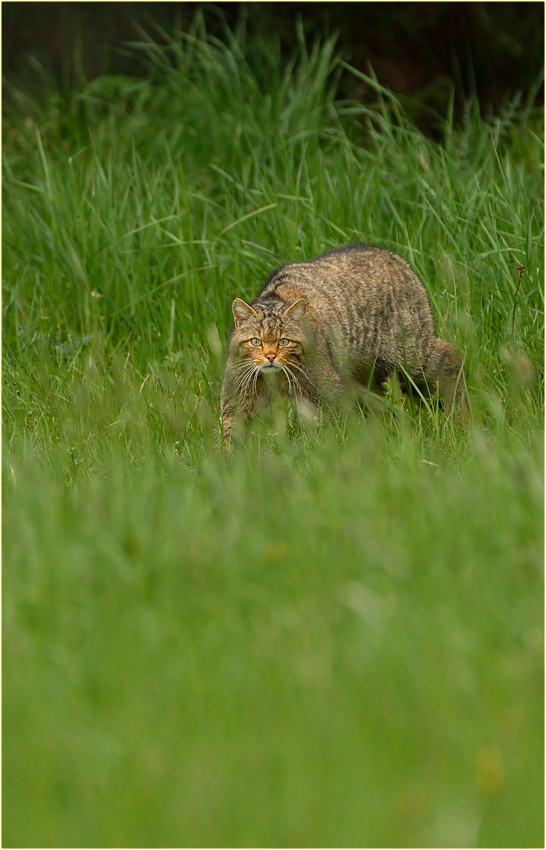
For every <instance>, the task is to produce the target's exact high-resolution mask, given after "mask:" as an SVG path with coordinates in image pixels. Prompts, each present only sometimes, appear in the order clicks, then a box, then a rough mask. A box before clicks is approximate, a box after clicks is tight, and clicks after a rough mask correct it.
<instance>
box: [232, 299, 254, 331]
mask: <svg viewBox="0 0 546 850" xmlns="http://www.w3.org/2000/svg"><path fill="white" fill-rule="evenodd" d="M232 310H233V318H234V319H235V324H236V325H240V324H241V322H244V321H245V319H252V318H255V317H256V316H257V315H258V313H257V312H256V310H255V309H254V307H251V306H250V304H247V303H246V301H243V299H242V298H236V299H235V301H234V302H233V305H232Z"/></svg>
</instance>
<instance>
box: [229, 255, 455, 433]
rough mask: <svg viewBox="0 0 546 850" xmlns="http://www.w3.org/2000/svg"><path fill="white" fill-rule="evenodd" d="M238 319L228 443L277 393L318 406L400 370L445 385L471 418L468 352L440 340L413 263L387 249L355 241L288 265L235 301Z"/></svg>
mask: <svg viewBox="0 0 546 850" xmlns="http://www.w3.org/2000/svg"><path fill="white" fill-rule="evenodd" d="M233 317H234V320H235V326H234V328H233V330H232V332H231V336H230V340H229V350H228V356H227V363H226V368H225V373H224V381H223V386H222V398H221V405H222V430H223V435H224V439H225V440H226V441H227V442H228V443H229V441H230V438H231V434H232V430H233V426H234V424H235V423H236V422H237V421H238V420H239V421H242V420H244V419H245V418H246V417H249V416H251V415H253V414H255V413H258V412H259V411H260V410H261V409H263V407H265V406H266V405H267V404H268V403H269V401H270V400H271V397H272V394H273V393H275V392H278V393H280V394H281V395H285V396H291V397H293V398H294V399H295V400H296V401H297V402H298V403H300V404H301V405H303V406H304V407H307V408H308V409H309V408H310V409H312V410H313V409H316V407H317V406H318V405H320V404H321V402H324V401H327V402H330V403H333V404H339V403H340V402H341V401H342V400H343V398H344V397H346V396H347V395H349V393H350V392H351V389H352V388H354V387H355V385H356V386H358V385H361V386H362V387H368V388H369V389H372V390H373V391H374V392H381V384H382V382H384V381H385V380H386V379H388V378H389V377H390V376H391V374H392V373H393V372H396V373H397V375H398V378H399V381H400V384H401V386H402V388H403V389H406V390H407V389H409V386H411V381H413V382H414V384H415V385H416V386H417V387H418V388H419V390H420V391H421V392H423V393H426V394H430V393H431V392H432V391H433V390H435V389H437V390H438V392H439V395H440V399H441V402H442V405H443V407H445V408H447V410H448V412H451V411H452V410H454V411H455V414H456V416H457V418H458V419H459V420H462V419H464V418H465V416H466V413H467V410H468V405H467V397H466V388H465V378H464V372H463V367H462V360H461V357H460V356H459V354H458V353H457V352H456V351H455V349H454V348H452V346H451V345H449V343H447V342H444V341H443V340H441V339H437V338H436V336H435V333H434V324H433V321H432V314H431V311H430V306H429V302H428V299H427V295H426V292H425V290H424V287H423V285H422V283H421V281H420V280H419V278H418V277H417V275H416V274H415V272H414V271H413V269H411V268H410V266H409V265H408V264H407V263H406V262H405V260H403V259H402V258H401V257H399V256H398V255H397V254H393V253H392V252H391V251H388V250H387V249H385V248H380V247H378V246H375V245H366V244H361V245H348V246H346V247H343V248H336V249H335V250H333V251H328V252H326V253H325V254H321V255H320V256H319V257H315V258H314V259H312V260H309V261H307V262H301V263H286V264H285V265H282V266H280V267H279V268H278V269H276V270H275V271H274V272H273V273H272V274H271V275H270V277H269V278H268V280H267V281H266V283H265V286H264V287H263V289H262V291H261V292H260V294H259V295H258V297H257V298H256V299H255V300H254V301H253V302H252V303H251V304H247V303H246V302H245V301H243V300H242V299H241V298H236V299H235V301H234V302H233ZM408 376H409V378H410V379H411V381H409V380H408Z"/></svg>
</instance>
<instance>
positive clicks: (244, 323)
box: [232, 298, 307, 374]
mask: <svg viewBox="0 0 546 850" xmlns="http://www.w3.org/2000/svg"><path fill="white" fill-rule="evenodd" d="M306 308H307V303H306V301H305V299H304V298H298V299H297V301H294V302H293V304H288V305H287V304H286V303H285V302H283V301H277V300H274V299H263V300H260V299H258V300H257V301H255V302H254V304H253V305H252V306H251V305H250V304H247V303H246V302H245V301H243V299H242V298H236V299H235V301H234V302H233V318H234V319H235V328H234V331H233V337H232V351H233V353H234V354H236V356H238V357H239V358H240V359H241V360H249V361H251V362H252V363H253V364H254V365H255V366H256V367H257V368H258V369H259V370H260V371H261V372H262V371H263V372H264V373H267V372H268V371H269V370H272V369H278V370H282V367H283V366H286V365H287V364H290V363H291V362H292V363H294V362H296V363H297V362H299V361H301V359H302V357H303V353H304V346H305V339H306V335H305V329H304V326H303V322H304V315H305V310H306ZM271 374H273V373H272V372H271Z"/></svg>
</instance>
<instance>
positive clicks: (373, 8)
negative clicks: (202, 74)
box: [2, 2, 544, 123]
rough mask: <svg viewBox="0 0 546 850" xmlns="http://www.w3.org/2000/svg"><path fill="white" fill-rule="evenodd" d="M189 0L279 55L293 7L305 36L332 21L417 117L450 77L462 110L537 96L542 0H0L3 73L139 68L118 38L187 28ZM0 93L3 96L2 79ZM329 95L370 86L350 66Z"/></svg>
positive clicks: (287, 42)
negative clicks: (263, 37)
mask: <svg viewBox="0 0 546 850" xmlns="http://www.w3.org/2000/svg"><path fill="white" fill-rule="evenodd" d="M198 9H200V10H202V11H203V14H204V17H205V21H206V25H207V30H208V32H210V33H211V34H214V35H216V36H218V37H220V38H224V37H225V28H224V27H225V24H224V23H223V21H224V22H225V23H227V25H228V26H229V27H230V28H232V29H234V28H236V27H237V26H238V25H240V24H241V23H242V22H243V21H245V22H246V32H247V45H250V46H251V44H252V39H253V38H255V37H256V36H257V35H259V34H260V33H261V34H264V33H265V34H276V35H278V38H279V39H280V44H281V48H282V53H283V55H285V56H286V57H288V56H289V55H290V53H291V52H292V50H293V49H294V47H295V45H296V40H297V36H296V21H297V19H298V17H300V18H301V20H302V23H303V28H304V31H305V33H306V37H307V41H308V43H310V42H311V40H312V38H313V36H315V35H325V34H328V33H330V32H334V31H337V32H339V40H338V47H339V50H340V51H341V52H342V55H343V56H344V58H346V59H347V60H348V61H350V63H351V64H352V65H354V66H355V67H356V68H359V69H361V70H363V71H365V72H368V71H369V66H370V63H371V66H372V67H373V69H374V71H375V73H376V75H377V77H378V79H379V81H380V82H381V83H382V84H383V85H385V86H387V87H388V88H391V89H393V90H394V91H395V92H397V93H398V94H399V95H401V96H402V99H403V102H404V103H405V106H406V108H407V109H409V112H410V114H411V113H412V112H413V117H414V118H416V120H418V122H419V119H425V123H426V115H427V113H430V110H431V109H434V110H437V111H438V112H439V113H440V114H445V110H446V109H447V103H448V98H449V91H450V90H451V89H452V88H454V89H455V95H456V98H455V105H456V111H457V110H458V113H459V114H460V113H461V109H462V106H463V103H464V100H465V98H467V97H468V96H469V95H470V94H474V93H475V94H476V95H477V96H478V99H479V102H480V106H481V109H482V112H483V113H484V114H485V113H487V112H489V111H492V112H498V111H499V109H500V108H501V107H502V105H503V103H506V101H507V99H508V98H510V97H511V96H513V95H514V94H515V93H516V92H518V91H520V92H521V93H522V96H523V98H524V99H525V98H526V99H530V100H531V102H532V103H533V104H534V105H541V104H542V103H543V87H542V86H541V85H540V77H539V75H540V73H541V69H542V67H543V53H544V5H543V3H542V2H532V3H517V2H516V3H510V2H507V3H496V2H491V3H436V2H432V3H396V2H393V3H389V2H386V3H216V4H212V3H180V2H172V3H163V2H160V3H147V2H143V3H133V2H128V3H118V2H113V3H99V2H97V3H70V2H69V3H33V2H29V3H18V2H7V3H3V4H2V23H3V27H2V50H3V57H2V58H3V73H4V81H5V82H6V81H7V82H10V83H15V84H16V85H18V86H25V87H27V88H28V87H31V88H32V87H34V88H35V90H36V91H39V88H40V77H42V78H44V77H48V76H49V77H52V78H53V79H54V81H55V84H56V86H58V87H59V88H60V89H65V90H70V89H74V88H79V87H81V85H83V84H84V83H85V81H86V80H89V79H92V78H93V77H95V76H97V75H100V74H103V73H115V74H120V73H121V74H135V75H138V74H142V73H144V67H143V65H142V59H139V58H138V56H136V55H135V54H134V53H133V52H132V51H131V50H129V49H128V48H127V42H130V41H135V40H139V35H138V30H137V28H136V26H135V24H138V25H140V26H142V27H143V28H144V29H146V31H147V32H148V33H150V34H153V35H154V38H155V39H156V40H157V41H159V42H161V40H162V39H161V37H160V35H159V34H158V33H157V31H155V32H154V27H153V25H152V23H151V19H153V20H154V21H155V22H157V23H158V24H159V25H160V26H161V27H163V28H164V30H165V31H166V32H168V33H170V34H172V33H173V32H175V30H176V28H177V27H179V28H181V29H183V30H187V29H188V28H189V26H190V23H191V20H192V18H193V16H194V14H195V12H196V10H198ZM29 57H34V59H35V60H38V63H36V62H35V61H34V62H33V61H31V60H30V61H29ZM42 69H43V70H42ZM537 80H538V82H537ZM6 92H7V97H8V98H9V87H8V88H6ZM338 94H339V96H340V97H357V98H359V99H362V100H366V99H369V98H371V97H372V96H373V93H372V91H371V90H369V89H367V87H366V85H365V84H364V83H359V81H358V80H357V79H356V78H355V77H354V76H352V75H350V74H348V73H345V74H343V75H342V77H341V80H340V85H339V92H338Z"/></svg>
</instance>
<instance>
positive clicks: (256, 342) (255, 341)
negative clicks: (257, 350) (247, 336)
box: [250, 336, 262, 345]
mask: <svg viewBox="0 0 546 850" xmlns="http://www.w3.org/2000/svg"><path fill="white" fill-rule="evenodd" d="M250 342H251V344H252V345H261V344H262V341H261V339H258V337H257V336H253V337H252V339H251V340H250Z"/></svg>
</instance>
